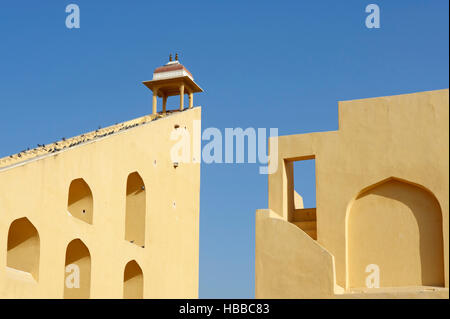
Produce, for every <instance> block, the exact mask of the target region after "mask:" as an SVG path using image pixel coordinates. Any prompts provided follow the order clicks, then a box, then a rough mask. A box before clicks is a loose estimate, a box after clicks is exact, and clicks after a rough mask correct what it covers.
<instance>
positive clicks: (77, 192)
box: [67, 178, 94, 224]
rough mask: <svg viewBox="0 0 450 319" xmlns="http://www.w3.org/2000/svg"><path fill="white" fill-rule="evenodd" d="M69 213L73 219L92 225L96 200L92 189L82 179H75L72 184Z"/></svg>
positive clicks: (68, 206) (68, 204) (70, 187)
mask: <svg viewBox="0 0 450 319" xmlns="http://www.w3.org/2000/svg"><path fill="white" fill-rule="evenodd" d="M67 211H68V212H69V213H70V214H71V215H72V216H73V217H75V218H78V219H80V220H82V221H84V222H86V223H88V224H92V220H93V216H94V199H93V196H92V191H91V188H90V187H89V185H88V184H87V183H86V182H85V180H84V179H82V178H78V179H75V180H73V181H72V182H71V183H70V186H69V198H68V201H67Z"/></svg>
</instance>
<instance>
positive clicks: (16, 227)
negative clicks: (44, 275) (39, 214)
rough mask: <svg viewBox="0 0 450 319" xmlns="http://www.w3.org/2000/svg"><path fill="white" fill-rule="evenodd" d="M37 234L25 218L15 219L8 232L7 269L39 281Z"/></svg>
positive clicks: (38, 240) (38, 242) (38, 241)
mask: <svg viewBox="0 0 450 319" xmlns="http://www.w3.org/2000/svg"><path fill="white" fill-rule="evenodd" d="M39 254H40V239H39V234H38V231H37V230H36V228H35V227H34V226H33V224H32V223H31V222H30V221H29V220H28V219H27V218H26V217H23V218H19V219H16V220H15V221H13V222H12V223H11V226H10V227H9V231H8V252H7V261H6V264H7V266H8V267H10V268H13V269H16V270H20V271H24V272H27V273H29V274H31V275H32V276H33V278H34V279H35V280H36V281H38V279H39Z"/></svg>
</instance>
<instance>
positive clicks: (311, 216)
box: [292, 208, 317, 240]
mask: <svg viewBox="0 0 450 319" xmlns="http://www.w3.org/2000/svg"><path fill="white" fill-rule="evenodd" d="M292 223H293V224H295V225H296V226H297V227H299V228H301V230H303V231H304V232H305V233H307V234H308V235H309V236H310V237H311V238H312V239H314V240H317V218H316V209H315V208H303V209H296V210H295V211H294V215H293V218H292Z"/></svg>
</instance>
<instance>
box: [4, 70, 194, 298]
mask: <svg viewBox="0 0 450 319" xmlns="http://www.w3.org/2000/svg"><path fill="white" fill-rule="evenodd" d="M144 84H145V85H146V86H147V87H149V88H151V89H152V90H153V92H154V100H153V113H152V114H151V115H147V116H143V117H141V118H138V119H135V120H131V121H128V122H124V123H121V124H117V125H114V126H111V127H107V128H104V129H99V130H96V131H94V132H90V133H86V134H83V135H80V136H77V137H73V138H70V139H67V140H63V141H59V142H55V143H52V144H48V145H40V146H39V147H38V148H36V149H32V150H26V151H23V152H21V153H19V154H15V155H11V156H8V157H6V158H3V159H0V298H197V297H198V259H199V196H200V161H199V158H197V160H195V158H194V160H193V161H190V162H188V163H176V162H174V161H173V158H172V157H171V147H172V146H173V145H174V143H175V142H174V141H171V134H172V133H173V131H174V130H187V131H188V132H189V133H190V136H191V137H192V138H198V143H200V135H196V134H193V133H194V132H193V131H194V129H197V130H200V127H199V123H200V120H201V109H200V107H194V106H193V93H196V92H201V89H200V88H199V87H198V85H197V84H196V83H195V82H194V80H193V77H192V75H191V74H190V73H189V71H187V70H186V68H184V67H183V66H182V65H181V64H180V63H179V62H178V61H170V62H169V63H168V64H167V65H165V66H163V67H160V68H158V69H156V70H155V73H154V77H153V80H152V81H146V82H144ZM184 93H187V94H189V99H190V103H189V108H186V109H185V108H184V103H183V96H184ZM172 95H180V97H181V98H180V106H179V107H177V110H175V111H174V110H172V111H170V110H166V102H167V97H168V96H172ZM157 97H162V98H163V110H162V111H161V112H157V104H156V103H157ZM195 123H197V124H195ZM195 125H197V126H198V127H197V128H194V126H195ZM196 136H197V137H196ZM192 142H194V141H192ZM192 144H195V143H191V145H192ZM194 156H195V154H194Z"/></svg>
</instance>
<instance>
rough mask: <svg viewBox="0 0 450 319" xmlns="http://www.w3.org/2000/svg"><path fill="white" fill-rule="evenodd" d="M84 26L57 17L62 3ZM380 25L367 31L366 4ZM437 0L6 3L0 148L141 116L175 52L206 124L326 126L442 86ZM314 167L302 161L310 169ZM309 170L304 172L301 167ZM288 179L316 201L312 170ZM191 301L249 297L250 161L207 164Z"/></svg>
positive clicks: (443, 1) (444, 63)
mask: <svg viewBox="0 0 450 319" xmlns="http://www.w3.org/2000/svg"><path fill="white" fill-rule="evenodd" d="M69 3H76V4H78V5H79V6H80V9H81V28H80V29H78V30H75V29H73V30H69V29H67V28H66V27H65V18H66V15H67V14H66V13H65V7H66V5H68V4H69ZM370 3H376V4H378V5H379V6H380V8H381V28H380V29H367V28H366V27H365V23H364V21H365V18H366V16H367V14H366V13H365V7H366V5H368V4H370ZM448 6H449V3H448V1H447V0H433V1H429V0H421V1H415V0H396V1H392V0H389V1H388V0H383V1H380V0H377V1H375V0H368V1H361V0H360V1H355V0H345V1H335V0H329V1H318V0H314V1H313V0H309V1H297V0H296V1H263V0H259V1H231V0H229V1H211V0H208V1H176V0H171V1H143V0H140V1H139V0H135V1H100V0H97V1H88V0H72V1H61V0H58V1H23V0H17V1H2V2H1V4H0V107H1V113H0V157H2V156H5V155H9V154H12V153H16V152H18V151H20V150H22V149H24V148H26V147H32V146H35V145H36V144H37V143H40V144H43V143H48V142H53V141H55V140H57V139H60V138H61V137H63V136H64V137H70V136H73V135H77V134H80V133H83V132H86V131H91V130H93V129H95V128H97V127H98V126H102V127H104V126H107V125H111V124H114V123H116V122H121V121H124V120H128V119H132V118H134V117H138V116H141V115H143V114H146V113H150V112H151V95H150V91H149V90H148V89H146V88H145V87H144V86H143V85H142V84H141V81H142V80H149V79H151V77H152V72H153V70H154V68H155V67H157V66H159V65H162V64H163V63H165V62H166V61H167V56H168V54H169V52H179V53H180V56H181V62H182V63H183V64H184V65H185V66H187V67H188V69H189V70H190V71H191V72H192V73H193V74H194V76H195V79H196V81H197V82H198V83H199V84H200V85H201V86H202V87H203V88H204V89H205V91H206V92H205V93H204V94H201V95H198V96H197V97H196V103H195V104H196V105H202V106H203V124H202V125H203V127H217V128H219V129H221V130H223V129H224V128H226V127H243V128H246V127H255V128H257V127H266V128H269V127H277V128H279V134H280V135H286V134H298V133H306V132H313V131H327V130H336V129H337V127H338V124H337V123H338V119H337V101H339V100H350V99H358V98H367V97H374V96H384V95H393V94H401V93H410V92H416V91H424V90H433V89H442V88H448V79H449V73H448V68H449V42H448V41H449V40H448V37H449V34H448V32H449V31H448V28H449V20H448V17H449V16H448V10H449V8H448ZM310 167H312V166H310ZM308 171H309V173H307V172H308ZM305 174H306V175H305V176H306V177H305V178H304V179H299V181H298V182H297V180H296V187H297V188H298V189H299V190H300V191H301V192H302V194H303V195H304V196H305V197H306V202H307V203H306V205H307V206H314V190H313V188H312V187H311V186H308V185H310V184H311V183H310V182H311V181H313V176H312V174H311V172H310V170H308V169H306V170H305ZM201 183H202V184H201V187H202V189H201V212H200V214H201V225H200V297H202V298H222V297H223V298H228V297H235V298H241V297H242V298H252V297H253V296H254V215H255V209H258V208H266V207H267V176H264V175H259V174H258V165H256V164H239V165H238V164H234V165H230V164H228V165H226V164H216V165H203V166H202V172H201Z"/></svg>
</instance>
